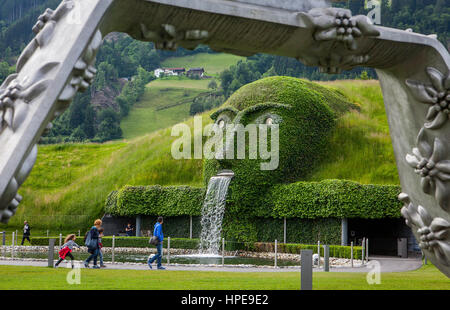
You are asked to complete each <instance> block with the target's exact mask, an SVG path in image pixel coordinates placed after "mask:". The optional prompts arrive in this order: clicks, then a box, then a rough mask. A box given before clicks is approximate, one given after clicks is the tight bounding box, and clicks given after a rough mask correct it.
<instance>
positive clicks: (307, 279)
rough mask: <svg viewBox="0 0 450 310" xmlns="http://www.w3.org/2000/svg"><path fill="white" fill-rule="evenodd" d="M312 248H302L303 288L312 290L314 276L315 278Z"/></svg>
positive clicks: (301, 274) (301, 285) (301, 287)
mask: <svg viewBox="0 0 450 310" xmlns="http://www.w3.org/2000/svg"><path fill="white" fill-rule="evenodd" d="M312 254H313V251H312V250H301V251H300V255H301V258H300V259H301V273H300V277H301V281H300V289H301V290H312V278H313V264H312Z"/></svg>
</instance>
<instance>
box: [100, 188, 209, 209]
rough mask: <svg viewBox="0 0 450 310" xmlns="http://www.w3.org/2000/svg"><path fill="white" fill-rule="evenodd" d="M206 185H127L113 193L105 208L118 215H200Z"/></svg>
mask: <svg viewBox="0 0 450 310" xmlns="http://www.w3.org/2000/svg"><path fill="white" fill-rule="evenodd" d="M204 196H205V189H204V188H196V187H190V186H165V187H163V186H159V185H155V186H125V187H124V188H122V189H121V190H119V191H117V192H112V193H111V194H110V195H109V196H108V198H107V200H106V205H105V211H106V212H107V213H109V214H112V215H116V216H133V215H137V214H140V215H162V216H181V215H201V207H202V203H203V197H204Z"/></svg>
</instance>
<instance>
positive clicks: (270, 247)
mask: <svg viewBox="0 0 450 310" xmlns="http://www.w3.org/2000/svg"><path fill="white" fill-rule="evenodd" d="M58 238H59V237H36V238H31V245H33V246H48V243H49V239H56V240H58ZM148 240H149V238H148V237H116V238H115V242H114V244H115V247H124V248H155V246H154V245H151V244H149V243H148ZM77 243H78V244H79V245H80V246H83V242H82V238H80V239H79V240H77ZM102 243H103V246H104V247H112V237H103V238H102ZM167 245H168V239H167V238H166V239H165V240H164V242H163V247H164V248H167ZM170 248H171V249H188V250H195V249H198V248H199V239H186V238H171V239H170ZM225 250H226V251H236V250H244V251H254V252H274V251H275V243H263V242H254V243H250V242H246V243H244V242H226V243H225ZM301 250H313V253H317V245H309V244H294V243H286V244H284V243H278V245H277V252H278V253H289V254H300V251H301ZM320 251H321V254H320V255H321V257H323V256H324V252H323V247H321V249H320ZM361 251H362V247H360V246H354V247H353V258H354V259H360V258H361ZM330 257H338V258H350V257H351V247H349V246H339V245H330Z"/></svg>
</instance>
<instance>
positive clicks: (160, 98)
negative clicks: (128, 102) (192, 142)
mask: <svg viewBox="0 0 450 310" xmlns="http://www.w3.org/2000/svg"><path fill="white" fill-rule="evenodd" d="M189 81H190V80H189ZM180 82H182V81H180ZM193 82H197V81H193ZM164 84H170V85H172V87H167V85H166V86H160V85H164ZM177 84H178V81H175V80H170V81H159V80H156V81H153V82H151V83H150V84H148V85H147V88H146V89H145V93H144V96H143V97H142V99H141V100H140V101H139V102H138V103H136V104H135V105H134V106H133V109H132V110H131V111H130V113H129V114H128V116H127V117H125V118H124V119H122V121H121V124H120V127H121V128H122V132H123V137H124V138H125V139H133V138H136V137H139V136H142V135H145V134H147V133H151V132H154V131H156V130H158V129H161V128H165V127H168V126H172V125H174V124H176V123H179V122H182V121H184V120H186V119H187V118H189V109H190V106H191V103H192V100H193V99H194V98H195V97H196V96H198V95H199V94H200V93H202V92H204V91H205V90H204V89H201V88H200V89H197V88H181V87H173V86H174V85H177ZM183 84H187V83H183ZM177 86H178V85H177ZM199 87H201V86H199Z"/></svg>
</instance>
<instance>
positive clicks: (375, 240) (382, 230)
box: [348, 219, 420, 256]
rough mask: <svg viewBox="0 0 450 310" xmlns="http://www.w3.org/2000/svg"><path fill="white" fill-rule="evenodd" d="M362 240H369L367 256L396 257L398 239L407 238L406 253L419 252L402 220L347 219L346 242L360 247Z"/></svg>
mask: <svg viewBox="0 0 450 310" xmlns="http://www.w3.org/2000/svg"><path fill="white" fill-rule="evenodd" d="M363 238H369V255H387V256H397V254H398V239H399V238H407V242H408V253H410V254H413V253H417V252H418V251H419V252H420V249H419V247H418V245H417V241H416V240H415V238H414V235H413V234H412V232H411V229H410V228H409V227H408V226H406V224H405V220H404V219H376V220H373V219H348V241H349V242H351V241H353V244H355V245H361V244H362V239H363Z"/></svg>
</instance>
